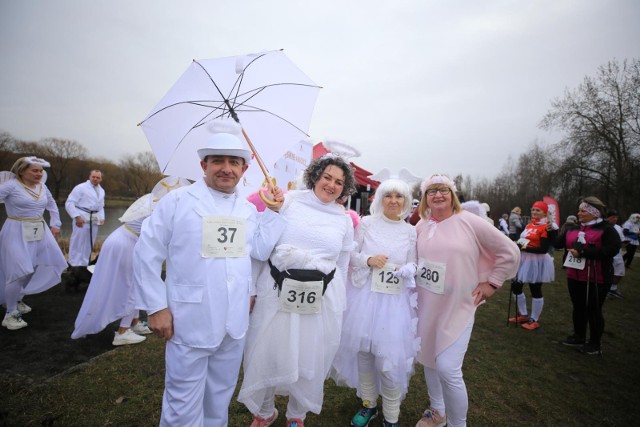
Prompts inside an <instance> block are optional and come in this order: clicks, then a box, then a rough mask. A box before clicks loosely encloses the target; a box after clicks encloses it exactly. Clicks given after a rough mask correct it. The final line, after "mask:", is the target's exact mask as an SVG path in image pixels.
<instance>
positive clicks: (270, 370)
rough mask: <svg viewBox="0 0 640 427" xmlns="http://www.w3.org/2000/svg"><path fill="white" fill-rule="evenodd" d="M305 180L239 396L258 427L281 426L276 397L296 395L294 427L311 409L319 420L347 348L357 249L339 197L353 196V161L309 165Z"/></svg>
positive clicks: (329, 158) (290, 425)
mask: <svg viewBox="0 0 640 427" xmlns="http://www.w3.org/2000/svg"><path fill="white" fill-rule="evenodd" d="M303 181H304V185H305V186H306V187H307V189H306V190H294V191H289V192H288V193H287V195H286V198H285V202H284V204H283V206H282V209H281V210H280V215H281V216H283V217H284V219H285V220H286V221H287V227H286V229H285V230H284V232H283V233H282V236H281V237H280V240H279V241H278V243H277V245H276V247H275V249H274V251H273V253H272V254H271V257H270V259H269V262H268V263H266V264H265V265H264V266H263V268H262V271H261V272H260V273H259V275H258V279H257V281H256V288H257V289H256V291H257V296H256V303H255V306H254V308H253V312H252V314H251V323H250V326H249V332H248V333H247V347H246V350H245V356H244V365H243V366H244V379H243V382H242V387H241V389H240V393H239V395H238V400H239V401H240V402H242V403H243V404H244V405H245V406H246V407H247V408H248V409H249V411H250V412H251V413H252V414H253V422H252V423H251V427H266V426H269V425H271V424H273V423H274V422H275V420H276V418H277V417H278V411H277V409H276V407H275V395H276V394H278V395H283V396H289V402H288V404H287V413H286V418H287V424H286V425H287V427H303V426H304V420H305V417H306V415H307V412H309V411H311V412H314V413H316V414H319V413H320V410H321V408H322V401H323V397H324V395H323V388H324V381H325V379H326V378H327V374H328V373H329V369H330V368H331V363H332V362H333V358H334V356H335V354H336V351H337V350H338V345H339V343H340V332H341V330H342V315H343V312H344V310H345V307H346V294H345V280H346V275H347V268H348V264H349V254H350V252H351V251H352V250H353V248H354V247H355V243H354V241H353V224H352V221H351V218H350V217H349V216H348V215H346V214H345V210H344V207H343V206H341V205H340V204H338V203H336V199H338V198H339V197H344V196H348V195H349V194H351V193H353V191H354V190H355V177H354V175H353V171H352V168H351V166H350V164H349V162H348V161H346V160H345V159H343V158H341V157H338V156H336V155H334V154H332V153H329V154H326V155H324V156H322V157H320V158H317V159H314V160H313V161H312V162H311V163H310V164H309V166H308V167H307V168H306V170H305V172H304V177H303Z"/></svg>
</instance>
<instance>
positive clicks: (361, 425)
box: [351, 401, 378, 427]
mask: <svg viewBox="0 0 640 427" xmlns="http://www.w3.org/2000/svg"><path fill="white" fill-rule="evenodd" d="M367 403H369V402H368V401H365V402H364V405H362V408H360V410H359V411H358V413H357V414H355V415H354V416H353V418H352V419H351V426H352V427H367V426H368V425H369V423H370V422H371V420H372V419H374V418H375V417H377V416H378V408H368V407H367V406H365V405H366V404H367Z"/></svg>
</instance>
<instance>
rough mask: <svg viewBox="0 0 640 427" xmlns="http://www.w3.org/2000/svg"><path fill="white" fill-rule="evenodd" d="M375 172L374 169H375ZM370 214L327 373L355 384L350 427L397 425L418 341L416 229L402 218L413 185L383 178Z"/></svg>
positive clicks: (360, 232)
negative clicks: (356, 402)
mask: <svg viewBox="0 0 640 427" xmlns="http://www.w3.org/2000/svg"><path fill="white" fill-rule="evenodd" d="M378 175H379V174H378ZM374 179H376V180H380V181H383V182H382V183H381V184H380V186H379V187H378V189H377V190H376V193H375V198H374V200H373V203H372V205H371V208H370V210H371V215H370V216H366V217H364V218H362V220H361V222H360V225H359V226H358V228H357V229H356V244H357V246H356V249H355V250H354V251H353V252H352V253H351V262H350V266H351V275H350V280H349V284H348V286H347V311H346V312H345V318H344V323H343V328H342V337H341V341H340V348H339V350H338V353H337V355H336V358H335V360H334V363H333V373H332V376H333V378H334V379H335V380H336V382H337V383H338V384H346V385H348V386H350V387H353V388H356V389H357V393H358V396H359V397H360V398H361V399H362V407H361V408H360V409H359V410H358V412H357V413H356V414H355V415H354V416H353V418H352V420H351V425H352V426H354V427H364V426H367V425H368V424H369V422H370V421H371V420H372V419H373V418H375V417H376V416H378V409H377V400H378V396H380V395H382V412H383V414H384V420H383V425H384V426H397V425H398V417H399V415H400V403H401V402H402V399H403V398H404V396H405V395H406V393H407V388H408V382H409V379H410V377H411V374H412V373H413V366H414V360H415V356H416V353H417V351H418V347H419V340H418V339H417V337H416V324H417V319H416V302H417V300H416V296H415V273H416V261H417V257H416V230H415V228H414V227H413V226H411V225H410V224H408V223H407V222H405V219H406V218H407V216H408V215H409V213H410V212H411V208H412V206H411V190H410V189H409V185H408V184H407V183H406V182H404V181H403V180H400V179H386V180H383V179H381V178H380V177H379V176H378V177H376V178H374Z"/></svg>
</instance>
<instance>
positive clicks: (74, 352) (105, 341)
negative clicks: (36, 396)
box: [0, 283, 118, 384]
mask: <svg viewBox="0 0 640 427" xmlns="http://www.w3.org/2000/svg"><path fill="white" fill-rule="evenodd" d="M85 289H86V285H85V286H80V287H77V288H76V287H75V286H71V287H69V286H66V285H65V284H64V283H63V284H59V285H57V286H54V287H53V288H51V289H49V290H48V291H46V292H43V293H40V294H36V295H27V296H25V298H24V302H25V304H27V305H29V306H30V307H31V308H32V311H31V312H30V313H27V314H25V315H23V319H24V320H25V321H26V322H27V323H28V324H29V326H27V327H26V328H22V329H19V330H16V331H10V330H8V329H7V328H4V327H0V378H5V379H11V378H13V379H15V378H16V377H19V378H21V379H22V380H23V381H25V380H26V381H27V382H32V381H41V380H45V379H47V378H50V377H52V376H55V375H57V374H59V373H61V372H64V371H66V370H68V369H70V368H72V367H74V366H76V365H79V364H81V363H84V362H87V361H89V360H90V359H92V358H94V357H95V356H97V355H99V354H102V353H104V352H106V351H109V350H112V349H114V348H115V347H114V346H113V345H112V344H111V341H112V340H113V333H114V331H115V330H116V329H117V327H118V322H114V323H112V324H110V325H108V326H107V327H106V328H105V329H104V330H103V331H102V332H100V333H98V334H95V335H88V336H87V337H85V338H82V339H79V340H73V339H71V332H73V329H74V322H75V320H76V316H77V314H78V312H79V311H80V306H81V305H82V300H83V299H84V295H85V292H84V291H85ZM4 313H5V310H4V307H2V313H1V314H2V316H4ZM1 383H2V381H0V384H1Z"/></svg>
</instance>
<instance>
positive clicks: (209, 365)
mask: <svg viewBox="0 0 640 427" xmlns="http://www.w3.org/2000/svg"><path fill="white" fill-rule="evenodd" d="M244 342H245V339H244V338H242V339H239V340H236V339H233V338H231V337H230V336H229V335H227V336H225V337H224V339H223V340H222V342H221V343H220V345H219V346H218V347H214V348H193V347H187V346H184V345H180V344H174V343H173V342H171V341H169V342H167V348H166V356H165V365H166V366H165V367H166V375H165V388H164V396H163V398H162V417H161V419H160V426H165V427H178V426H184V427H227V425H228V422H229V402H231V397H232V396H233V392H234V390H235V388H236V384H237V382H238V373H239V372H240V363H241V362H242V352H243V350H244Z"/></svg>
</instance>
